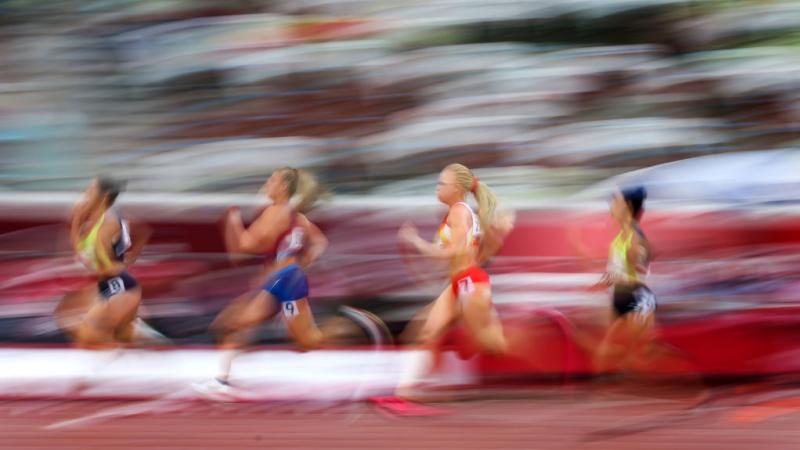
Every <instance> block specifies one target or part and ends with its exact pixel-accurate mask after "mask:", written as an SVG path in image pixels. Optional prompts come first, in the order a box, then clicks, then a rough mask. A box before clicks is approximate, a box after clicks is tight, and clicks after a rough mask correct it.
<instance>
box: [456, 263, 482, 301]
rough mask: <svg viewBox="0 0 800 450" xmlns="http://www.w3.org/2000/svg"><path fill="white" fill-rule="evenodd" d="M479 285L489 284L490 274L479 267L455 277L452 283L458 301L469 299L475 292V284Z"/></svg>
mask: <svg viewBox="0 0 800 450" xmlns="http://www.w3.org/2000/svg"><path fill="white" fill-rule="evenodd" d="M478 283H486V284H489V274H488V273H486V271H484V270H483V269H481V268H480V267H477V266H472V267H470V268H468V269H466V270H463V271H461V272H459V273H457V274H455V275H453V278H452V283H451V288H452V289H453V296H454V297H455V298H456V299H457V300H460V299H462V298H467V297H468V296H469V295H470V294H472V293H473V292H474V291H475V284H478Z"/></svg>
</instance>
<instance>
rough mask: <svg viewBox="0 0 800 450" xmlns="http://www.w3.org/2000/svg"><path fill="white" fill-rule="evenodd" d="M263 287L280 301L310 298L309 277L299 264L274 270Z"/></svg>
mask: <svg viewBox="0 0 800 450" xmlns="http://www.w3.org/2000/svg"><path fill="white" fill-rule="evenodd" d="M263 289H264V290H265V291H267V292H268V293H270V294H271V295H272V296H273V297H275V299H276V300H278V302H280V303H285V302H292V301H295V300H300V299H303V298H308V278H306V274H305V272H303V269H301V268H300V266H298V265H297V264H292V265H289V266H286V267H284V268H283V269H281V270H278V271H277V272H273V273H272V275H270V276H269V279H268V280H267V282H266V283H265V284H264V286H263Z"/></svg>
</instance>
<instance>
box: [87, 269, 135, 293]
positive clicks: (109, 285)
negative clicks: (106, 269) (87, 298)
mask: <svg viewBox="0 0 800 450" xmlns="http://www.w3.org/2000/svg"><path fill="white" fill-rule="evenodd" d="M138 287H139V282H138V281H136V278H133V276H132V275H131V274H129V273H128V271H127V270H126V271H124V272H122V273H121V274H119V275H117V276H115V277H109V278H101V279H100V281H98V282H97V288H98V290H99V291H100V297H101V298H102V299H103V300H108V299H110V298H111V297H113V296H115V295H119V294H122V293H123V292H127V291H130V290H133V289H136V288H138Z"/></svg>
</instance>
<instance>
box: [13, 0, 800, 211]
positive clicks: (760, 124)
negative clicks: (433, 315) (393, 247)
mask: <svg viewBox="0 0 800 450" xmlns="http://www.w3.org/2000/svg"><path fill="white" fill-rule="evenodd" d="M0 17H2V19H0V60H1V61H3V70H2V71H0V117H1V118H2V119H0V190H6V191H17V190H40V191H41V190H77V189H79V188H81V187H83V186H84V185H85V184H86V182H87V180H88V178H89V177H91V176H92V175H94V174H96V173H100V172H105V173H112V174H114V175H117V176H120V177H124V178H126V179H128V180H129V188H130V190H133V191H159V192H164V191H166V192H224V191H228V192H253V191H255V190H257V189H258V187H259V186H260V185H261V183H263V180H264V179H265V177H266V174H268V173H269V172H270V171H271V170H273V169H275V168H277V167H280V166H284V165H293V166H298V167H304V168H308V169H311V170H313V171H314V172H315V173H317V174H318V175H319V176H320V178H321V179H322V180H323V181H324V182H325V183H326V184H327V185H328V186H329V187H331V188H332V189H333V190H334V191H335V192H337V193H340V194H360V195H365V194H396V193H402V194H409V195H414V194H419V193H429V191H430V189H431V186H432V182H433V179H434V177H435V175H434V174H435V173H437V172H438V170H439V169H440V168H441V167H442V166H444V165H445V164H446V163H448V162H452V161H460V162H462V163H464V164H467V165H468V166H471V167H474V168H476V169H478V173H480V174H481V176H482V179H484V180H486V181H487V182H488V183H489V184H490V185H492V186H493V187H495V188H496V189H497V190H498V191H500V194H501V195H502V196H504V197H506V198H508V197H517V198H525V199H536V198H543V197H549V198H551V197H553V196H560V195H566V194H571V193H574V192H577V191H580V190H582V189H584V188H586V187H587V186H590V185H592V184H594V183H597V182H601V181H603V180H606V179H609V178H610V177H614V176H616V175H619V174H622V173H626V172H630V171H632V170H635V169H638V168H642V167H649V166H653V165H657V164H661V163H666V162H671V161H676V160H681V159H687V158H691V157H697V156H705V155H713V154H717V153H723V152H724V153H731V152H753V151H759V152H761V151H768V150H775V149H787V148H791V147H792V146H793V145H794V143H795V141H796V140H797V138H798V137H799V136H800V128H798V124H800V95H799V94H798V92H800V90H798V89H797V88H796V87H797V85H798V84H800V79H798V77H797V76H796V73H797V71H798V69H800V47H799V46H798V44H800V34H798V30H800V4H797V3H796V2H791V1H786V2H781V1H744V0H742V1H721V0H713V1H689V0H614V1H603V2H597V1H592V0H569V1H567V0H513V1H512V0H497V1H492V2H486V1H477V0H335V1H334V0H238V1H227V2H219V1H207V0H203V1H188V0H159V1H153V0H151V1H144V0H138V1H137V0H105V1H101V0H92V1H77V0H74V1H69V0H66V1H65V0H60V1H56V0H52V1H48V2H39V1H23V0H5V1H0Z"/></svg>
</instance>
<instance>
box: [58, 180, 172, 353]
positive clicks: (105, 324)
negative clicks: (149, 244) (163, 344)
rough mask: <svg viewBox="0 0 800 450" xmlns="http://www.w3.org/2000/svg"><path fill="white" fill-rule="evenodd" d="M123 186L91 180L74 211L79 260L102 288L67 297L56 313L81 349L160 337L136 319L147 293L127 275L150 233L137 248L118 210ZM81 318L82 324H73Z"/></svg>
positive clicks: (142, 235)
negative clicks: (117, 202)
mask: <svg viewBox="0 0 800 450" xmlns="http://www.w3.org/2000/svg"><path fill="white" fill-rule="evenodd" d="M121 190H122V184H121V183H120V182H117V181H115V180H112V179H110V178H105V177H100V178H97V179H95V180H93V181H92V183H91V184H90V185H89V188H88V189H87V190H86V192H85V193H84V195H83V198H82V199H81V201H79V202H78V204H77V205H76V206H75V208H74V210H73V215H72V221H71V226H70V241H71V242H72V246H73V249H74V251H75V252H76V255H77V257H78V259H79V260H80V261H81V262H82V263H83V264H84V265H85V266H86V267H87V268H88V269H89V270H90V271H91V272H92V273H93V274H94V275H95V276H96V278H97V284H96V286H95V287H93V288H86V289H83V290H81V291H80V292H78V293H76V294H73V295H71V296H67V298H65V300H64V302H62V304H61V305H59V307H58V308H57V310H56V316H57V320H58V321H59V324H60V325H61V326H62V328H63V329H64V330H65V331H66V332H67V333H68V334H70V335H71V336H72V337H73V338H74V339H75V340H76V341H77V342H78V344H79V345H82V346H88V347H98V346H113V345H115V344H120V343H124V342H129V341H131V340H132V339H144V340H152V339H154V338H156V336H154V332H153V331H152V330H148V329H147V327H146V325H144V323H143V322H141V321H138V320H136V319H137V311H138V308H139V304H140V302H141V299H142V292H141V288H140V286H139V283H138V282H137V281H136V279H135V278H134V277H133V276H132V275H131V274H130V273H128V270H127V269H128V267H129V266H130V265H131V264H132V263H133V262H134V261H135V260H136V257H137V256H138V255H139V253H140V252H141V249H142V247H143V246H144V244H145V242H146V241H147V238H148V236H149V234H150V230H149V228H146V227H142V228H141V232H140V233H138V235H137V240H136V243H135V244H134V243H133V242H132V240H131V234H130V226H129V224H128V222H127V221H126V220H124V219H122V217H121V216H120V214H119V212H118V211H116V210H115V209H114V208H113V206H114V203H115V201H116V199H117V196H118V195H119V193H120V192H121ZM75 316H80V319H79V320H73V318H74V317H75Z"/></svg>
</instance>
